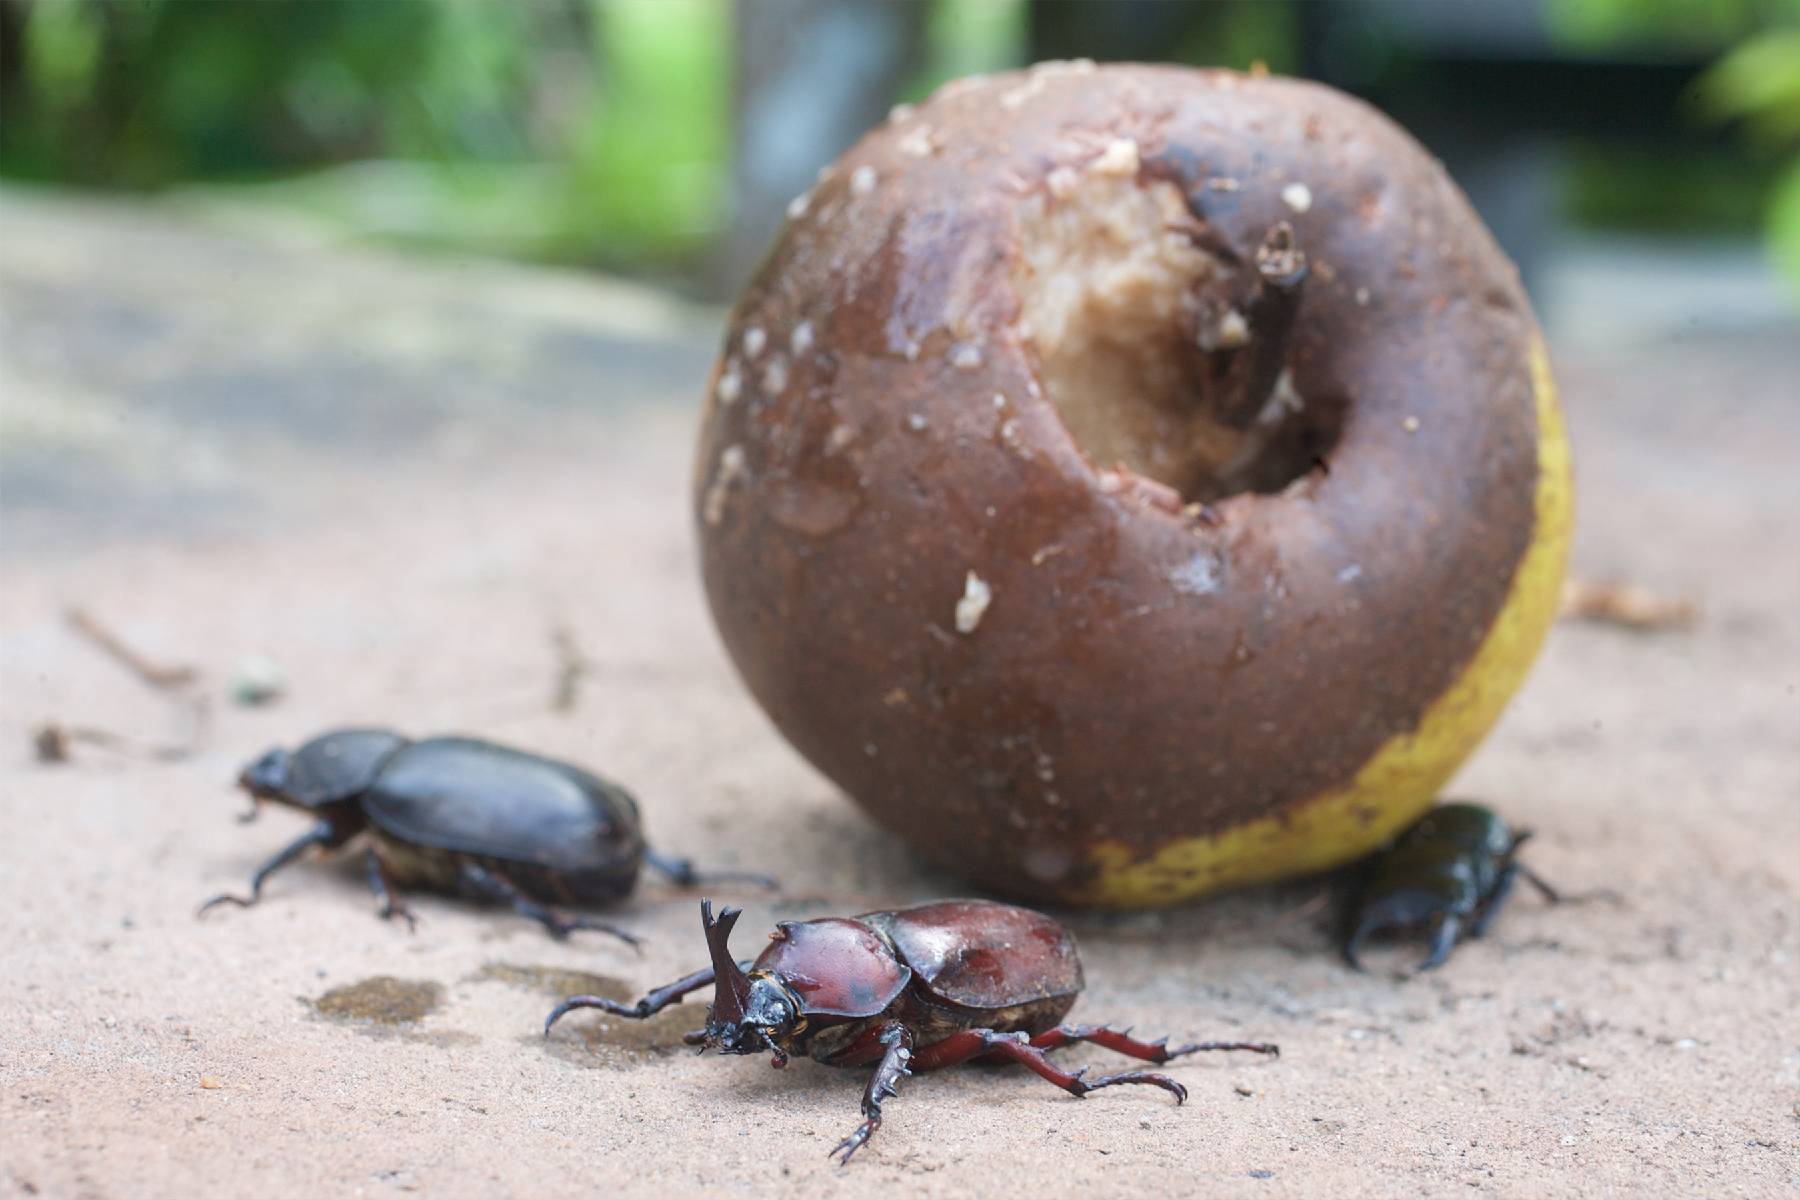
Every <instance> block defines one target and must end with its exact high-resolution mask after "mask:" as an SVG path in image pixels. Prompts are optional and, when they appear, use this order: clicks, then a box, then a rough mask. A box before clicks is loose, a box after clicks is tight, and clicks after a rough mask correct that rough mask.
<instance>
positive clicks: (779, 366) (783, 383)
mask: <svg viewBox="0 0 1800 1200" xmlns="http://www.w3.org/2000/svg"><path fill="white" fill-rule="evenodd" d="M787 385H788V365H787V359H785V358H783V357H782V356H781V355H779V354H776V355H773V356H772V357H771V358H770V359H769V365H768V366H766V367H764V368H763V374H762V386H763V392H764V393H765V394H766V395H770V396H779V395H781V393H783V392H785V391H787Z"/></svg>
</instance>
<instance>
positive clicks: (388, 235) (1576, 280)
mask: <svg viewBox="0 0 1800 1200" xmlns="http://www.w3.org/2000/svg"><path fill="white" fill-rule="evenodd" d="M1074 56H1086V57H1092V58H1096V59H1101V60H1108V59H1137V60H1159V59H1160V60H1168V61H1175V62H1182V63H1192V64H1206V65H1223V66H1230V67H1237V68H1245V67H1248V66H1250V65H1251V64H1252V63H1255V62H1261V63H1265V64H1266V65H1267V66H1268V67H1269V68H1270V69H1271V70H1273V71H1276V72H1283V73H1293V74H1299V75H1305V76H1310V77H1313V78H1317V79H1321V80H1324V81H1327V82H1329V83H1332V84H1335V85H1337V86H1339V87H1342V88H1345V89H1347V90H1349V91H1351V92H1354V93H1356V94H1358V95H1361V96H1364V97H1366V98H1368V99H1370V100H1372V101H1373V102H1375V103H1376V104H1377V105H1379V106H1381V107H1382V108H1384V109H1386V110H1387V111H1388V112H1390V113H1391V114H1393V115H1394V116H1395V117H1396V118H1397V119H1399V120H1400V121H1401V122H1402V123H1403V124H1405V125H1407V126H1408V127H1409V128H1411V129H1412V130H1413V131H1414V132H1415V133H1416V134H1418V135H1419V136H1420V137H1421V138H1422V139H1423V140H1424V141H1425V142H1426V143H1427V144H1428V145H1429V146H1431V147H1432V149H1433V150H1434V151H1435V152H1436V153H1437V154H1439V155H1440V156H1441V157H1442V158H1443V159H1444V160H1445V161H1446V162H1447V163H1448V165H1449V166H1450V168H1451V170H1452V172H1453V174H1455V176H1456V177H1457V178H1458V180H1459V181H1460V182H1462V184H1463V185H1464V186H1465V187H1466V188H1467V189H1468V190H1469V192H1470V193H1471V195H1472V196H1473V198H1474V200H1475V202H1476V205H1477V207H1478V208H1480V209H1481V210H1482V212H1483V214H1484V216H1485V217H1486V218H1487V220H1488V222H1489V224H1490V225H1491V226H1492V227H1493V228H1494V229H1495V231H1496V233H1497V234H1498V235H1499V237H1500V239H1501V241H1502V243H1503V244H1504V245H1505V246H1506V248H1507V249H1508V250H1509V251H1510V252H1511V254H1512V255H1513V256H1514V258H1515V259H1516V260H1517V261H1518V262H1519V263H1520V265H1521V267H1522V269H1523V270H1524V272H1525V275H1526V279H1527V282H1528V285H1529V286H1530V287H1531V288H1532V290H1533V291H1534V293H1535V294H1536V296H1537V299H1538V302H1539V304H1540V306H1541V308H1542V309H1543V310H1544V315H1545V317H1546V320H1547V323H1548V324H1549V325H1550V327H1551V330H1552V333H1553V335H1560V336H1564V337H1568V338H1574V339H1576V340H1581V341H1588V340H1603V341H1604V340H1614V339H1618V338H1626V339H1630V338H1635V337H1645V336H1650V337H1657V336H1665V335H1668V334H1670V333H1679V332H1681V331H1683V330H1686V329H1692V328H1693V327H1695V326H1696V325H1699V326H1703V327H1709V328H1716V327H1721V326H1722V327H1727V328H1732V327H1739V326H1743V325H1746V324H1748V325H1758V324H1765V323H1767V322H1771V321H1780V320H1784V319H1787V318H1788V315H1789V314H1791V312H1792V311H1793V309H1792V307H1791V306H1792V304H1793V299H1794V297H1795V296H1800V151H1797V147H1800V0H1483V2H1481V3H1456V2H1438V0H1423V2H1406V0H1379V2H1377V0H1335V2H1331V0H1325V2H1316V3H1295V2H1291V0H1211V2H1206V3H1173V2H1158V0H1113V2H1111V3H1064V2H1054V0H970V2H965V3H952V2H950V0H930V2H924V0H921V2H917V3H898V2H888V0H738V2H737V3H731V2H730V0H532V2H530V3H498V2H493V3H457V2H451V0H444V2H424V0H384V2H381V3H337V2H331V0H260V2H257V3H240V2H231V0H216V2H213V0H0V174H3V175H4V177H5V179H6V180H7V181H8V182H10V183H12V184H15V185H22V184H53V185H59V186H73V187H79V188H89V189H95V190H100V191H107V192H122V193H131V194H137V195H149V196H155V197H157V198H158V199H159V201H160V202H161V203H164V204H168V205H175V206H186V207H193V208H203V209H208V210H215V211H217V210H224V211H226V212H229V213H230V214H231V215H233V216H235V217H244V216H250V217H253V218H258V219H261V218H267V219H269V220H272V221H289V222H292V221H304V222H308V223H311V224H312V225H315V226H317V227H319V228H322V229H324V230H327V231H330V232H331V233H333V234H335V235H341V237H342V238H344V239H346V240H364V239H370V240H378V241H382V242H393V243H406V244H409V245H413V246H420V247H429V248H433V249H443V250H452V251H458V252H470V251H473V252H478V253H485V254H493V255H499V256H504V257H508V258H516V259H522V260H531V261H537V262H547V263H556V264H564V265H573V266H578V267H582V268H592V269H595V270H603V271H608V272H615V273H626V274H630V275H633V276H638V277H641V278H643V279H646V280H649V281H653V282H655V283H658V284H662V285H666V286H668V287H670V288H673V289H675V290H677V291H678V292H679V293H681V294H684V295H686V296H690V297H694V298H699V299H704V300H715V301H716V300H725V299H728V298H729V297H730V296H731V295H732V294H733V293H734V291H735V289H736V288H737V287H738V286H739V285H740V284H741V282H742V281H743V279H744V278H745V277H746V276H747V274H748V273H749V272H750V270H752V269H753V267H754V265H755V263H756V261H757V259H758V257H759V256H760V255H761V253H762V252H763V250H764V249H765V247H766V244H767V241H768V239H769V237H770V235H771V233H772V231H773V230H774V229H775V227H776V225H777V224H778V222H779V220H780V215H781V211H782V209H783V207H784V206H785V204H786V203H787V201H788V199H789V198H791V197H792V196H793V195H795V194H797V193H798V192H800V191H802V190H804V189H805V188H806V187H807V186H809V184H810V183H811V181H812V178H813V175H814V173H815V171H816V170H817V169H818V168H819V167H820V166H821V165H823V164H824V163H826V162H827V161H829V160H830V159H831V158H833V157H835V156H836V155H837V154H838V153H839V152H840V151H842V150H843V149H844V148H845V147H846V146H847V145H849V144H850V142H851V141H853V140H854V138H855V137H856V136H857V135H858V134H859V133H860V131H861V130H862V129H864V128H866V127H867V126H869V125H870V124H872V123H873V122H874V121H876V120H877V119H879V118H880V116H881V115H882V114H883V113H885V111H886V110H887V108H888V107H889V106H890V105H892V104H894V103H898V102H904V101H909V100H914V99H917V98H919V97H921V96H923V95H925V94H926V93H927V92H929V91H930V90H931V89H932V88H933V87H934V86H936V85H937V84H939V83H941V82H943V81H945V80H946V79H949V78H952V77H955V76H958V75H962V74H967V73H970V72H978V71H991V70H999V69H1004V68H1008V67H1013V66H1018V65H1020V64H1024V63H1027V62H1031V61H1035V60H1038V59H1043V58H1052V57H1074Z"/></svg>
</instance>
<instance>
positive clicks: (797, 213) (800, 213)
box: [787, 188, 812, 221]
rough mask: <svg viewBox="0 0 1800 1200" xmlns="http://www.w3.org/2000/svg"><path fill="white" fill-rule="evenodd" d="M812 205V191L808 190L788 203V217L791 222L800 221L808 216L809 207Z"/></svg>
mask: <svg viewBox="0 0 1800 1200" xmlns="http://www.w3.org/2000/svg"><path fill="white" fill-rule="evenodd" d="M811 203H812V189H811V188H808V189H806V190H805V191H804V192H801V193H800V194H799V195H798V196H795V197H794V198H793V199H792V200H789V201H788V206H787V216H788V220H790V221H798V220H799V219H800V218H801V217H804V216H805V215H806V209H807V206H808V205H810V204H811Z"/></svg>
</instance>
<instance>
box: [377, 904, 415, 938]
mask: <svg viewBox="0 0 1800 1200" xmlns="http://www.w3.org/2000/svg"><path fill="white" fill-rule="evenodd" d="M381 919H382V920H384V921H394V920H400V921H405V922H406V932H408V933H417V932H419V918H417V917H415V916H414V915H413V911H412V909H410V908H408V907H406V906H405V905H404V904H384V905H382V906H381Z"/></svg>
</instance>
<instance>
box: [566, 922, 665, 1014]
mask: <svg viewBox="0 0 1800 1200" xmlns="http://www.w3.org/2000/svg"><path fill="white" fill-rule="evenodd" d="M544 928H545V929H547V930H549V931H550V936H551V937H553V938H555V939H556V940H557V941H559V942H560V941H564V940H566V939H567V938H568V936H569V935H570V934H571V933H574V932H575V931H576V930H577V929H591V930H593V931H594V932H595V933H610V934H612V936H614V937H616V938H618V939H619V940H620V941H621V942H624V943H625V944H626V945H627V946H630V947H631V948H632V949H633V950H635V951H637V952H638V953H639V954H642V953H643V952H644V942H643V939H642V938H640V937H638V936H637V935H635V934H631V933H627V932H625V931H624V930H623V929H620V928H619V927H618V926H616V925H608V924H607V923H606V922H605V921H596V920H594V919H593V918H591V917H571V916H562V915H558V916H553V917H551V918H550V919H549V920H546V921H545V922H544ZM646 1015H647V1014H646Z"/></svg>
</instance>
